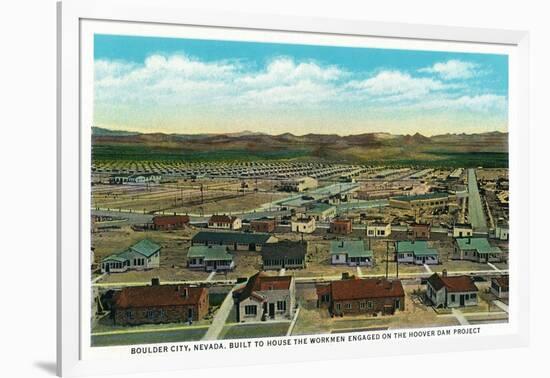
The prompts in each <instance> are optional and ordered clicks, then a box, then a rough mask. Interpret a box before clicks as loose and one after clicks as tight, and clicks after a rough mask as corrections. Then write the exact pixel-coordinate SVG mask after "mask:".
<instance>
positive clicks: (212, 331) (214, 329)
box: [202, 288, 235, 340]
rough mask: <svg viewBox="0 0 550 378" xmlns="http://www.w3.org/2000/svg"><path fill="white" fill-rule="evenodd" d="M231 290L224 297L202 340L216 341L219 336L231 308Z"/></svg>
mask: <svg viewBox="0 0 550 378" xmlns="http://www.w3.org/2000/svg"><path fill="white" fill-rule="evenodd" d="M234 289H235V288H233V289H232V290H231V291H230V292H229V293H228V294H227V296H226V297H225V299H224V300H223V302H222V305H221V306H220V308H219V309H218V311H217V312H216V315H214V320H212V325H210V328H208V331H206V334H205V335H204V336H203V338H202V339H203V340H217V339H218V337H219V336H220V333H221V332H222V330H223V327H224V325H225V322H226V320H227V317H228V316H229V313H230V312H231V309H232V308H233V290H234Z"/></svg>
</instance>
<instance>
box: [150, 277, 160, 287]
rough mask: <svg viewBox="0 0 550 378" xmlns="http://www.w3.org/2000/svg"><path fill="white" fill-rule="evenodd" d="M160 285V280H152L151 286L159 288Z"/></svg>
mask: <svg viewBox="0 0 550 378" xmlns="http://www.w3.org/2000/svg"><path fill="white" fill-rule="evenodd" d="M159 285H160V278H158V277H153V278H151V286H159Z"/></svg>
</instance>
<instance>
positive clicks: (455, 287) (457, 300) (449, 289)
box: [426, 270, 478, 307]
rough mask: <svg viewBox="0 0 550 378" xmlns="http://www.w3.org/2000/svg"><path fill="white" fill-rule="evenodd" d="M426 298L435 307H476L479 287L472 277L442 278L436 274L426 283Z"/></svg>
mask: <svg viewBox="0 0 550 378" xmlns="http://www.w3.org/2000/svg"><path fill="white" fill-rule="evenodd" d="M426 296H427V297H428V299H429V300H430V301H431V302H432V304H433V305H434V306H435V307H465V306H476V305H477V303H478V297H477V286H476V285H475V284H474V280H473V279H472V278H471V277H470V276H452V277H450V276H447V271H446V270H444V271H443V274H442V275H441V276H440V275H439V274H438V273H434V274H433V275H431V276H430V278H428V281H427V283H426Z"/></svg>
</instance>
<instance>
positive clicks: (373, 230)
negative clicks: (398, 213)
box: [366, 222, 391, 238]
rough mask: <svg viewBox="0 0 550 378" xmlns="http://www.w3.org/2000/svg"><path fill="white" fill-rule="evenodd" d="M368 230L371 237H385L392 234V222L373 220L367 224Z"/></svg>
mask: <svg viewBox="0 0 550 378" xmlns="http://www.w3.org/2000/svg"><path fill="white" fill-rule="evenodd" d="M366 232H367V237H369V238H385V237H387V236H390V235H391V223H384V222H372V223H370V224H367V228H366Z"/></svg>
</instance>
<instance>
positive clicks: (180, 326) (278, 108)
mask: <svg viewBox="0 0 550 378" xmlns="http://www.w3.org/2000/svg"><path fill="white" fill-rule="evenodd" d="M93 66H94V68H93V70H94V73H93V92H94V95H93V123H92V124H89V125H84V127H88V128H90V133H91V145H90V146H89V148H90V154H91V166H90V172H91V175H90V182H89V183H90V188H91V198H89V199H87V201H88V203H89V206H90V209H91V210H90V211H91V217H90V218H91V219H90V229H89V234H90V241H91V243H90V244H91V245H90V251H91V252H90V266H89V267H86V269H90V270H91V280H90V281H91V282H89V285H90V286H89V287H90V290H91V301H90V303H89V306H91V316H90V318H91V322H90V340H89V343H90V345H91V347H92V348H97V347H112V346H128V345H143V344H159V343H169V342H178V343H179V342H181V343H186V342H194V341H201V340H202V341H218V340H235V339H254V338H271V337H280V336H302V335H328V334H341V333H354V332H366V333H368V332H374V331H380V330H399V329H411V328H415V329H416V328H421V329H423V328H434V327H447V326H466V325H482V324H499V323H507V322H508V321H509V318H508V312H509V309H508V292H509V284H508V282H509V281H508V277H509V276H508V260H509V258H508V256H509V249H508V239H509V236H508V234H509V228H508V221H509V212H508V207H509V201H508V198H509V197H508V188H509V180H508V122H509V115H508V114H509V111H508V108H509V106H508V100H509V83H508V78H509V59H508V55H506V54H499V53H493V52H479V51H474V52H464V51H453V50H452V49H449V50H448V51H446V50H441V49H437V50H435V49H434V50H429V49H405V48H382V47H369V46H363V45H362V46H353V45H338V44H334V45H331V44H326V43H319V44H315V43H304V44H301V43H290V42H283V41H279V42H277V41H254V40H236V39H232V40H230V39H223V38H210V39H208V38H193V37H189V38H187V37H185V38H184V37H179V36H178V37H169V36H150V35H138V34H135V35H128V34H116V33H113V34H108V33H96V34H95V35H94V37H93ZM86 253H87V252H86Z"/></svg>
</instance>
